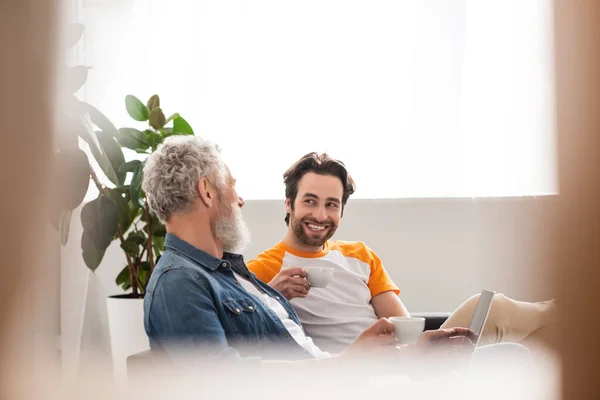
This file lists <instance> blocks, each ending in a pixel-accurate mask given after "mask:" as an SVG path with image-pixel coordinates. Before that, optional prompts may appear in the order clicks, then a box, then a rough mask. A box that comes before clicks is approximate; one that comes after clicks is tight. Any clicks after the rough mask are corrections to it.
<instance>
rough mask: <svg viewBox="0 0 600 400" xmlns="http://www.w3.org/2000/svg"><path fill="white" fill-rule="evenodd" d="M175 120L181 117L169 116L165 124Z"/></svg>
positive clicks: (177, 114)
mask: <svg viewBox="0 0 600 400" xmlns="http://www.w3.org/2000/svg"><path fill="white" fill-rule="evenodd" d="M175 118H181V116H180V115H179V113H175V114H171V116H170V117H169V118H167V122H166V123H165V124H168V123H169V122H171V121H172V120H174V119H175Z"/></svg>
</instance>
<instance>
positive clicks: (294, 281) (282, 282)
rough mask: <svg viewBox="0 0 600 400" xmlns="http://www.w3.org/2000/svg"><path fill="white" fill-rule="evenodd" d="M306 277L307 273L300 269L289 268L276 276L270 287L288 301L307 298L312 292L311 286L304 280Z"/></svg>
mask: <svg viewBox="0 0 600 400" xmlns="http://www.w3.org/2000/svg"><path fill="white" fill-rule="evenodd" d="M306 276H307V273H306V271H305V270H303V269H302V268H300V267H293V268H287V269H284V270H281V271H280V272H279V273H278V274H277V275H275V277H274V278H273V279H272V280H271V282H269V283H268V285H269V286H271V287H272V288H273V289H275V290H277V291H278V292H279V293H281V294H282V295H283V296H284V297H285V298H286V299H288V300H291V299H293V298H295V297H306V296H308V292H309V290H310V285H309V284H308V282H307V281H306V279H304V278H306Z"/></svg>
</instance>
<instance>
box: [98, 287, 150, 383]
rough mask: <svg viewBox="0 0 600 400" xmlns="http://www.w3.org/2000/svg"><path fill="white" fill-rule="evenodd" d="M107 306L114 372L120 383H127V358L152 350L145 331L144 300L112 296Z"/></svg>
mask: <svg viewBox="0 0 600 400" xmlns="http://www.w3.org/2000/svg"><path fill="white" fill-rule="evenodd" d="M106 306H107V310H108V328H109V331H110V344H111V352H112V361H113V371H114V375H115V379H116V380H117V381H118V382H125V381H126V379H127V357H129V356H130V355H132V354H135V353H139V352H142V351H145V350H148V349H149V348H150V345H149V343H148V336H147V335H146V331H145V330H144V300H143V299H132V298H126V297H122V296H112V297H108V298H107V299H106Z"/></svg>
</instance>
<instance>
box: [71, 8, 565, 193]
mask: <svg viewBox="0 0 600 400" xmlns="http://www.w3.org/2000/svg"><path fill="white" fill-rule="evenodd" d="M82 20H83V23H84V24H85V25H86V27H87V33H86V36H85V45H84V52H83V54H84V58H83V59H84V62H85V63H86V64H88V65H90V66H92V67H93V69H92V70H91V72H90V78H89V81H88V83H87V84H86V88H85V97H86V99H87V100H88V101H90V102H91V103H92V104H94V105H95V106H97V107H98V108H100V109H101V110H102V111H103V112H104V113H106V114H107V115H108V116H109V117H110V118H111V119H112V120H113V121H114V122H115V123H116V124H117V125H118V126H127V125H135V123H134V121H132V120H131V119H129V118H128V117H127V115H126V113H125V108H124V97H125V95H126V94H128V93H132V94H135V95H137V96H139V97H140V98H142V99H143V100H145V99H146V98H148V97H149V96H150V95H152V94H154V93H158V94H160V95H161V98H162V99H163V104H164V108H165V111H166V112H173V111H178V112H180V113H181V114H182V115H183V116H184V117H185V118H186V119H187V120H188V121H189V122H190V123H191V124H192V126H193V127H194V129H195V131H196V134H198V135H200V136H202V137H203V138H205V139H210V140H213V141H216V142H218V143H219V144H220V145H221V146H222V147H224V155H225V157H226V159H227V161H228V163H229V164H230V167H231V168H232V170H233V172H234V173H235V174H236V176H237V178H238V185H239V190H240V192H241V194H242V196H245V197H246V198H248V199H261V198H282V197H283V187H282V182H281V181H282V178H281V175H282V173H283V172H284V171H285V169H286V168H287V167H288V166H289V165H290V164H291V163H292V162H293V161H295V160H296V159H297V158H298V157H300V156H302V155H303V154H304V153H306V152H309V151H328V152H329V153H331V154H332V155H333V156H336V157H338V158H340V159H342V160H343V161H345V162H346V164H347V165H348V166H349V168H350V171H351V173H352V174H353V175H354V176H355V179H356V181H357V184H358V191H357V193H356V197H362V198H398V197H462V196H467V197H475V196H521V195H537V194H546V193H553V192H555V191H556V178H555V165H554V126H553V115H554V110H553V107H554V99H553V82H552V77H553V73H552V52H551V50H552V34H551V32H552V31H551V26H552V16H551V2H550V1H549V0H527V1H518V0H505V1H499V0H428V1H420V0H410V1H409V0H404V1H398V0H378V1H374V2H373V1H364V0H360V1H357V0H350V1H348V0H306V1H302V2H287V1H279V0H253V1H247V0H237V1H216V0H214V1H206V0H205V1H200V0H172V1H169V2H167V1H164V0H126V1H108V0H105V1H100V0H95V1H88V2H86V3H85V5H84V7H83V15H82Z"/></svg>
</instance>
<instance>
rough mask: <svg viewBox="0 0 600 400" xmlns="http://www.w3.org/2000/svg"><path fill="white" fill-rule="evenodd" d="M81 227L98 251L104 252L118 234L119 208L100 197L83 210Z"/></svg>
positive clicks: (111, 201)
mask: <svg viewBox="0 0 600 400" xmlns="http://www.w3.org/2000/svg"><path fill="white" fill-rule="evenodd" d="M81 225H82V226H83V231H84V232H83V233H84V234H85V235H86V237H87V239H88V240H89V241H91V243H92V244H93V245H94V246H95V247H96V249H97V250H98V251H101V252H104V251H105V250H106V248H107V247H108V246H109V245H110V243H111V242H112V240H113V238H114V236H115V234H116V233H117V228H118V226H119V208H118V206H117V205H116V204H115V202H114V201H113V200H111V199H110V198H108V197H106V196H103V195H100V196H98V198H96V199H95V200H93V201H91V202H89V203H88V204H86V205H85V206H84V207H83V209H82V210H81ZM82 245H83V241H82ZM83 250H84V251H85V250H86V249H85V248H83ZM88 266H89V265H88Z"/></svg>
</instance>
